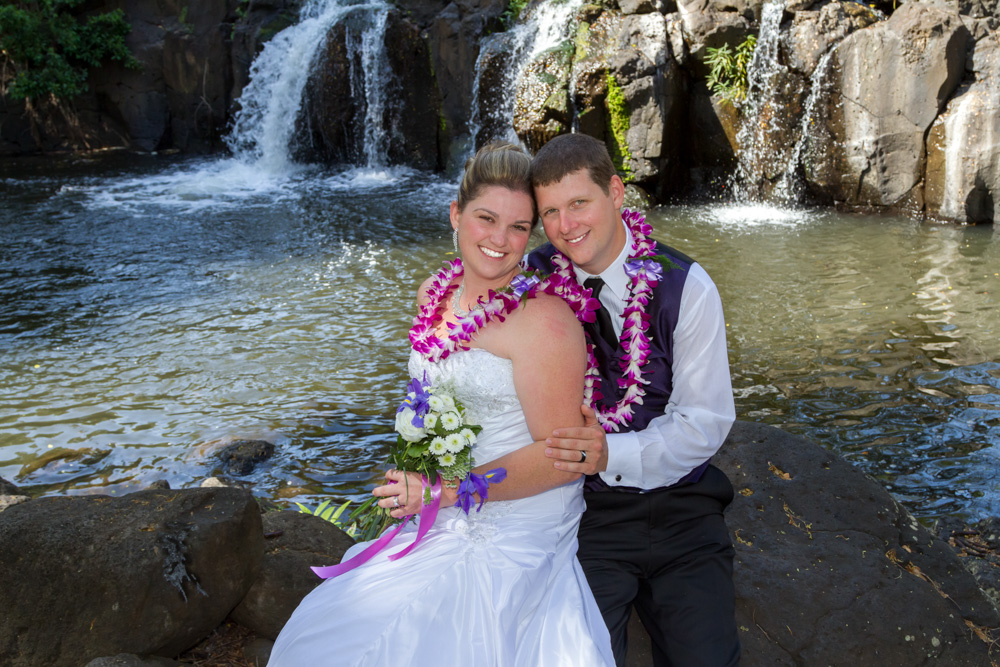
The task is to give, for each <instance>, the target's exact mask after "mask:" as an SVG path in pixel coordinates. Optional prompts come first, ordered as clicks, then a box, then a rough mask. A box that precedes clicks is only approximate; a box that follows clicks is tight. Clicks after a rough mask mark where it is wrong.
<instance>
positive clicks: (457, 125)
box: [402, 0, 508, 166]
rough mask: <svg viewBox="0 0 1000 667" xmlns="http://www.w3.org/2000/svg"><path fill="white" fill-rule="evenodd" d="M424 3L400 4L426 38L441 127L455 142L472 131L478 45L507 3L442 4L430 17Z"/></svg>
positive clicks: (461, 1) (471, 1)
mask: <svg viewBox="0 0 1000 667" xmlns="http://www.w3.org/2000/svg"><path fill="white" fill-rule="evenodd" d="M426 4H427V3H425V2H424V1H423V0H403V1H402V5H403V6H406V7H407V9H410V8H411V7H413V12H414V20H415V21H417V22H418V25H420V27H421V29H422V30H423V34H425V35H426V37H425V39H426V40H427V43H428V45H429V46H430V51H431V58H432V62H433V68H434V76H435V79H436V81H437V85H438V90H440V92H441V111H442V115H443V120H444V124H445V125H446V128H447V135H448V137H449V138H451V139H452V140H453V141H454V140H455V139H457V138H460V137H464V136H466V135H467V134H469V132H470V130H471V127H470V121H471V118H469V111H470V109H471V108H472V100H473V88H474V86H475V81H476V65H477V61H478V59H479V53H480V48H481V44H482V42H483V39H484V37H485V36H486V35H488V34H489V33H490V31H491V30H494V29H496V28H497V27H498V26H499V24H500V19H499V17H500V15H501V14H502V13H503V12H504V11H505V10H506V9H507V4H508V3H507V0H458V1H457V2H442V3H441V4H443V5H445V6H444V8H443V9H442V10H441V11H440V12H436V13H435V14H434V16H433V17H430V16H427V15H426V14H423V15H422V14H421V12H422V11H423V10H422V9H419V8H422V7H423V6H424V5H426ZM418 7H419V8H418ZM455 148H458V147H457V146H456V147H455ZM457 166H460V165H457Z"/></svg>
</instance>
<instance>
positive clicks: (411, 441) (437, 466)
mask: <svg viewBox="0 0 1000 667" xmlns="http://www.w3.org/2000/svg"><path fill="white" fill-rule="evenodd" d="M406 390H407V393H406V398H404V399H403V402H402V404H401V405H400V406H399V408H398V409H397V410H396V433H397V436H396V442H395V443H394V444H393V446H392V447H391V448H390V450H389V462H390V463H391V464H392V466H394V467H395V468H396V469H397V470H402V471H404V472H415V473H419V474H420V475H421V476H422V477H423V478H424V480H425V481H424V484H423V489H422V490H423V496H424V497H423V501H424V506H425V508H426V507H427V506H428V505H430V504H431V503H432V501H433V498H432V492H434V490H435V489H437V490H440V486H438V485H439V484H440V483H441V481H442V480H448V481H452V480H459V485H458V503H457V506H458V507H460V508H461V509H462V510H463V511H464V512H465V513H466V514H468V513H469V511H470V510H471V509H472V505H473V503H474V502H475V495H477V494H478V495H479V506H478V507H477V511H478V510H479V509H480V508H481V507H482V505H483V503H484V502H485V501H486V498H487V495H488V487H489V485H490V484H495V483H498V482H502V481H503V480H504V478H505V477H506V476H507V472H506V471H505V470H504V469H503V468H496V469H493V470H490V471H488V472H486V473H485V474H482V475H480V474H477V473H474V472H472V467H473V460H472V446H473V445H474V444H475V442H476V436H477V435H478V434H479V432H480V431H482V430H483V429H482V427H481V426H479V425H477V424H469V423H467V422H466V421H465V409H464V408H463V406H462V404H461V403H460V402H459V401H457V400H456V399H455V397H454V396H453V392H452V391H451V389H450V388H449V387H447V386H444V385H440V386H434V385H432V384H431V383H430V382H428V381H427V379H426V376H425V377H424V379H422V380H421V379H417V378H413V379H412V380H410V383H409V384H408V385H407V386H406ZM446 483H447V482H446ZM378 500H379V499H378V498H374V497H373V498H369V499H368V500H367V501H365V502H364V503H363V504H362V505H361V506H360V507H359V508H358V509H357V510H355V511H354V512H352V513H351V516H350V517H349V518H348V520H347V521H346V523H347V524H348V525H351V524H353V525H354V527H355V533H356V534H357V536H358V537H359V538H360V539H362V540H370V539H373V538H374V537H375V536H377V535H379V534H380V533H382V531H383V530H384V529H385V528H386V527H388V526H389V525H391V524H392V523H395V522H396V519H393V518H392V517H390V516H389V511H390V510H385V509H382V508H381V507H379V506H378V505H377V504H376V503H377V502H378ZM435 507H436V505H435ZM435 512H436V510H435ZM421 514H422V515H423V512H422V513H421ZM422 521H425V519H422ZM430 522H433V519H431V521H430Z"/></svg>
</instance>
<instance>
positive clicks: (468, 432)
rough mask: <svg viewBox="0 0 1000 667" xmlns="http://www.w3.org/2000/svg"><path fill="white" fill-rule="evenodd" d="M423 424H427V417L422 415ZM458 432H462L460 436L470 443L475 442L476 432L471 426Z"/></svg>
mask: <svg viewBox="0 0 1000 667" xmlns="http://www.w3.org/2000/svg"><path fill="white" fill-rule="evenodd" d="M424 424H425V425H426V424H427V417H424ZM459 433H461V434H462V437H463V438H465V441H466V442H467V443H469V444H470V445H474V444H476V434H475V432H474V431H473V430H472V429H471V428H463V429H462V430H461V431H459Z"/></svg>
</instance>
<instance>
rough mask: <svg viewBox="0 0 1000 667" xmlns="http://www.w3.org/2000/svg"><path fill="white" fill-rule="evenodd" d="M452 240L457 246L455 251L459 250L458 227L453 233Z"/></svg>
mask: <svg viewBox="0 0 1000 667" xmlns="http://www.w3.org/2000/svg"><path fill="white" fill-rule="evenodd" d="M451 242H452V243H453V244H454V246H455V252H458V230H457V229H456V230H455V231H454V232H452V234H451Z"/></svg>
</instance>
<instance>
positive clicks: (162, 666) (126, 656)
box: [86, 653, 183, 667]
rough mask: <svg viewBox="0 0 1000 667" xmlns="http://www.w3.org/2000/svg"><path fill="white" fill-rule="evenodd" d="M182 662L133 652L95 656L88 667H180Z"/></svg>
mask: <svg viewBox="0 0 1000 667" xmlns="http://www.w3.org/2000/svg"><path fill="white" fill-rule="evenodd" d="M182 664H183V663H180V662H177V661H176V660H171V659H170V658H162V657H160V656H155V655H154V656H146V657H142V656H138V655H134V654H132V653H119V654H118V655H114V656H110V657H106V658H95V659H93V660H91V661H90V662H88V663H87V666H86V667H180V666H181V665H182Z"/></svg>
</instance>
